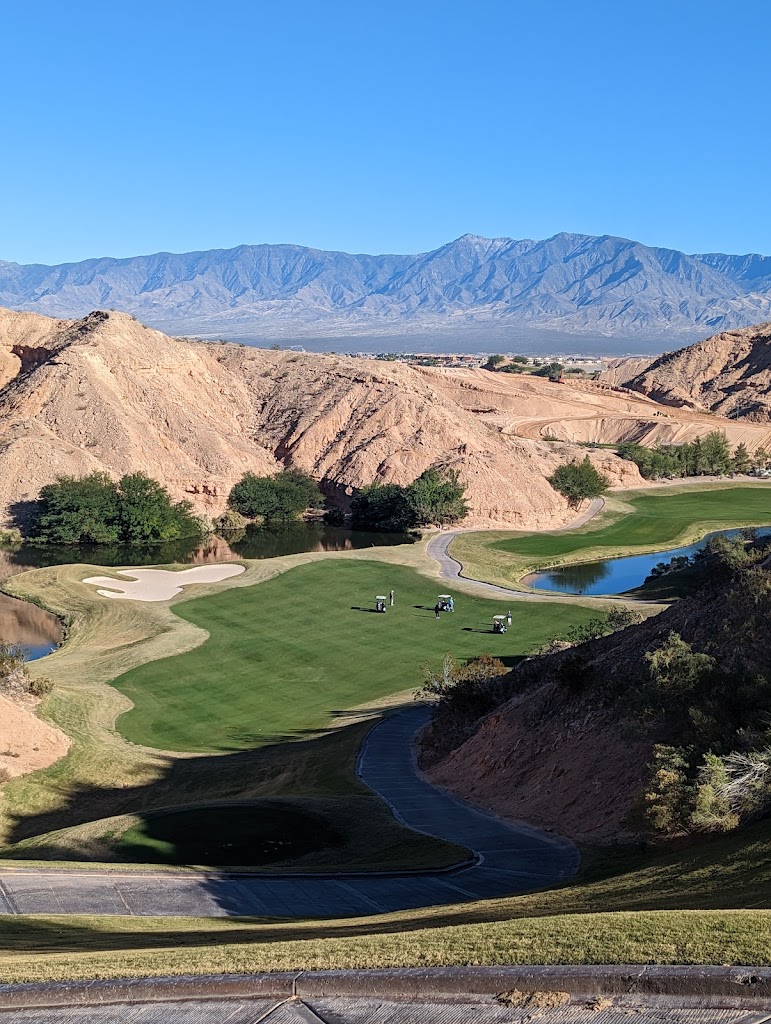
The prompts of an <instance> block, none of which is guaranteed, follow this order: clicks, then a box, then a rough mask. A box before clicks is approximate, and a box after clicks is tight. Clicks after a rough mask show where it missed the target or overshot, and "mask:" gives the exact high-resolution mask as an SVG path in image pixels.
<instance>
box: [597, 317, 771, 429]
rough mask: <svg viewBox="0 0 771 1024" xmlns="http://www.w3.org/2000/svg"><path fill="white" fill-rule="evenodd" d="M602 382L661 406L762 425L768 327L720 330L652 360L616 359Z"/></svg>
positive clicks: (768, 401) (770, 364)
mask: <svg viewBox="0 0 771 1024" xmlns="http://www.w3.org/2000/svg"><path fill="white" fill-rule="evenodd" d="M602 379H603V380H604V381H606V382H607V383H610V384H616V385H622V386H624V387H626V388H629V389H630V390H632V391H637V392H640V393H641V394H643V395H647V396H648V397H650V398H653V399H655V400H656V401H658V402H661V403H664V404H666V405H672V406H684V407H687V408H691V409H695V410H702V411H703V410H708V411H710V412H713V413H717V414H718V415H720V416H727V417H730V418H732V419H737V418H740V419H745V420H750V421H755V422H761V423H767V422H769V420H771V323H765V324H758V325H757V326H755V327H745V328H742V329H739V330H734V331H724V332H723V333H722V334H715V335H713V337H711V338H707V339H706V340H704V341H700V342H697V343H696V344H695V345H689V346H688V347H687V348H682V349H680V350H679V351H677V352H670V353H667V354H666V355H663V356H660V357H659V358H658V359H654V360H639V359H626V360H617V361H615V362H614V364H613V365H611V367H609V369H608V371H606V373H605V374H603V377H602Z"/></svg>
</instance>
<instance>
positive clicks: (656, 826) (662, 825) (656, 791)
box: [643, 744, 693, 838]
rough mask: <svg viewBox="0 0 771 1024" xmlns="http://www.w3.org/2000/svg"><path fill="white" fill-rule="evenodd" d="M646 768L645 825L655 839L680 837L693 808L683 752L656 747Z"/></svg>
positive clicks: (658, 745) (663, 746)
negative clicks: (648, 774) (649, 773)
mask: <svg viewBox="0 0 771 1024" xmlns="http://www.w3.org/2000/svg"><path fill="white" fill-rule="evenodd" d="M649 768H650V772H651V775H650V779H649V781H648V785H647V786H646V789H645V794H644V798H643V799H644V807H645V818H646V821H647V823H648V825H649V826H650V828H651V829H652V831H653V832H655V833H656V834H657V835H659V836H666V837H667V838H671V837H674V836H679V835H684V834H685V833H686V832H687V831H688V824H687V823H688V822H689V821H690V817H691V809H692V805H693V788H692V787H691V785H690V784H689V782H688V776H687V770H688V759H687V757H686V756H685V753H684V751H682V750H681V749H679V748H677V747H670V746H666V745H664V744H657V745H656V746H655V747H654V748H653V760H652V761H651V763H650V765H649Z"/></svg>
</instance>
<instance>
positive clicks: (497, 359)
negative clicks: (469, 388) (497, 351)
mask: <svg viewBox="0 0 771 1024" xmlns="http://www.w3.org/2000/svg"><path fill="white" fill-rule="evenodd" d="M505 361H506V360H505V359H504V357H503V356H500V355H494V356H488V357H487V362H486V363H485V364H484V366H483V367H482V369H484V370H494V369H495V368H496V367H497V366H500V365H501V363H503V362H505Z"/></svg>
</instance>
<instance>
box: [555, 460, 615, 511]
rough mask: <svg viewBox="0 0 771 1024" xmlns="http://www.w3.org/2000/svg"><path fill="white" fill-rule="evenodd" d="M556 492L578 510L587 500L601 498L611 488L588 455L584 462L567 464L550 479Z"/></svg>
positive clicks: (560, 467) (558, 469)
mask: <svg viewBox="0 0 771 1024" xmlns="http://www.w3.org/2000/svg"><path fill="white" fill-rule="evenodd" d="M549 483H550V484H551V485H552V487H553V488H554V490H555V491H559V493H560V494H561V495H562V496H563V497H564V498H567V502H568V505H569V506H570V508H578V506H579V505H580V504H581V502H582V501H584V500H585V499H586V498H599V497H600V496H601V495H603V494H605V492H606V491H607V490H608V488H609V487H610V481H609V480H608V478H607V477H606V476H605V475H604V474H603V473H600V472H599V470H597V469H595V467H594V466H593V465H592V462H591V460H590V458H589V456H588V455H587V456H586V457H585V458H584V459H583V461H582V462H575V461H573V462H566V463H563V465H561V466H559V467H558V468H557V469H556V470H555V471H554V473H552V475H551V476H550V477H549Z"/></svg>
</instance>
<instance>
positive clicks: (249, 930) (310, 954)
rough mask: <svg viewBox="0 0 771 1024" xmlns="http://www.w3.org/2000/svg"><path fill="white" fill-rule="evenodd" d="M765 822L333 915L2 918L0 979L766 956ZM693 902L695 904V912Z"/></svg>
mask: <svg viewBox="0 0 771 1024" xmlns="http://www.w3.org/2000/svg"><path fill="white" fill-rule="evenodd" d="M769 906H771V822H762V823H759V824H758V825H755V826H753V827H751V828H749V829H747V830H746V831H745V832H743V833H742V834H741V835H731V836H725V837H722V838H719V839H714V840H711V841H708V842H704V843H702V844H701V845H699V846H698V847H694V848H691V849H687V850H683V851H680V852H676V853H670V854H668V855H666V856H660V857H657V858H652V859H649V860H648V862H647V863H644V862H642V858H638V860H637V862H636V863H635V861H630V860H626V861H624V860H619V861H618V862H617V863H616V864H615V865H610V866H608V865H606V866H605V867H604V868H603V869H602V870H599V869H595V870H594V871H593V872H587V873H586V874H585V875H584V876H583V877H582V878H580V879H579V880H578V881H577V882H576V883H573V884H571V885H568V886H566V887H564V888H562V889H555V890H551V891H548V892H542V893H533V894H530V895H527V896H519V897H514V898H510V899H500V900H488V901H479V902H477V903H470V904H460V905H458V906H455V907H440V908H431V907H428V908H424V909H420V910H414V911H404V912H400V913H397V914H387V915H381V916H373V917H368V918H363V919H351V920H339V921H323V922H318V921H305V922H280V921H273V922H265V921H251V920H226V919H216V920H211V919H210V920H200V919H199V920H195V919H185V918H167V919H162V918H157V919H154V918H151V919H128V918H114V917H113V918H110V917H101V918H88V917H82V918H72V917H58V918H57V917H50V918H38V917H27V918H13V917H4V918H0V950H1V951H0V979H2V980H4V981H13V980H37V979H45V978H68V977H100V976H108V977H109V976H111V975H112V976H114V975H116V974H117V975H121V976H141V975H148V974H159V973H164V974H184V973H195V972H216V971H225V972H228V971H230V972H238V971H261V970H297V969H312V968H340V967H375V966H378V967H384V966H423V965H451V964H506V963H724V964H758V965H761V964H768V963H769V962H771V953H769V950H771V912H769V911H768V910H766V909H765V908H766V907H769ZM696 908H698V909H696Z"/></svg>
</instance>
